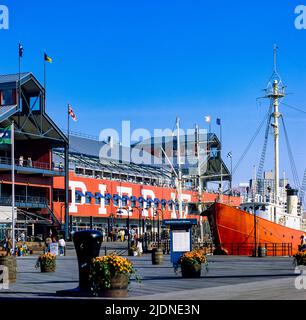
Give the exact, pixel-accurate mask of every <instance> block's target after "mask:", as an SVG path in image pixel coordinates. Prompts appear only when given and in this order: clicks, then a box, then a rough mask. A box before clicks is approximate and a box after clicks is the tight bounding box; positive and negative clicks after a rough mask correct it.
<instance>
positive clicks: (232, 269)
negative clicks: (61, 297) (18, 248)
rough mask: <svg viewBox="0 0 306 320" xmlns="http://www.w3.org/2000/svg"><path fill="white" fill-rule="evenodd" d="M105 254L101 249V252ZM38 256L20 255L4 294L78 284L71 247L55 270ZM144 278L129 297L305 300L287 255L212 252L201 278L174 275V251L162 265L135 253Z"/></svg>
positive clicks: (52, 291)
mask: <svg viewBox="0 0 306 320" xmlns="http://www.w3.org/2000/svg"><path fill="white" fill-rule="evenodd" d="M101 253H102V252H101ZM36 259H37V256H29V257H20V258H18V259H17V263H18V274H17V282H16V283H15V284H12V285H11V286H10V289H9V290H2V291H1V290H0V298H5V297H10V298H31V299H33V298H52V299H56V298H58V297H57V295H56V291H58V290H64V289H72V288H75V287H77V285H78V265H77V259H76V256H75V255H73V253H72V252H70V254H68V256H66V257H58V259H57V269H56V272H55V273H41V272H40V271H39V270H37V269H35V268H34V266H35V262H36ZM130 259H131V260H132V261H133V262H134V264H135V267H136V268H137V269H138V272H139V274H140V276H141V278H142V283H141V284H139V283H136V282H135V281H132V283H131V285H130V291H129V299H143V300H167V299H174V300H188V299H192V300H211V299H213V300H214V299H221V300H223V299H226V300H227V299H252V300H253V299H254V300H255V299H303V300H304V299H306V290H298V289H296V288H295V279H296V277H297V276H298V274H296V273H295V266H294V265H293V259H292V258H286V257H284V258H283V257H265V258H252V257H231V256H209V257H208V260H209V266H208V272H207V271H206V270H203V271H202V277H201V278H200V279H183V278H182V277H181V275H180V274H175V272H174V270H173V267H172V265H171V263H170V258H169V256H165V261H164V264H163V265H159V266H156V265H152V263H151V255H143V256H142V257H130Z"/></svg>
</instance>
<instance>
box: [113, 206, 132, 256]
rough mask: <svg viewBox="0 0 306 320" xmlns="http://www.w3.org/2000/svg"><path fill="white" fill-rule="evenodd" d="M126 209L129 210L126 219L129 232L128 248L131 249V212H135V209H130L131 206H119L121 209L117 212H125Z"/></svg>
mask: <svg viewBox="0 0 306 320" xmlns="http://www.w3.org/2000/svg"><path fill="white" fill-rule="evenodd" d="M123 209H124V210H126V211H127V214H128V215H127V219H126V228H127V233H128V250H130V247H131V237H130V212H133V209H130V208H129V207H126V208H119V210H118V211H117V213H121V214H122V213H123V211H122V210H123Z"/></svg>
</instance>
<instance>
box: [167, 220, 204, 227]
mask: <svg viewBox="0 0 306 320" xmlns="http://www.w3.org/2000/svg"><path fill="white" fill-rule="evenodd" d="M163 223H164V225H166V226H175V227H177V226H184V227H186V226H190V225H197V224H198V220H197V219H169V220H163Z"/></svg>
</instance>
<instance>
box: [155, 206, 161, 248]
mask: <svg viewBox="0 0 306 320" xmlns="http://www.w3.org/2000/svg"><path fill="white" fill-rule="evenodd" d="M159 211H162V210H161V209H158V208H156V210H155V212H156V213H157V247H158V248H160V219H159Z"/></svg>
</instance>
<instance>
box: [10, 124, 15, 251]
mask: <svg viewBox="0 0 306 320" xmlns="http://www.w3.org/2000/svg"><path fill="white" fill-rule="evenodd" d="M14 136H15V132H14V120H13V121H12V126H11V139H12V144H11V158H12V159H11V163H12V247H13V250H14V253H15V137H14Z"/></svg>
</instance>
